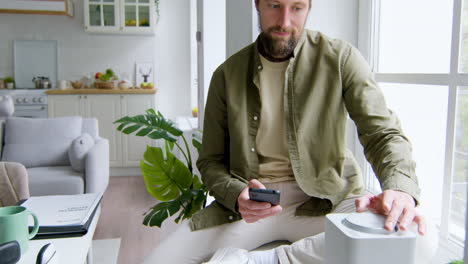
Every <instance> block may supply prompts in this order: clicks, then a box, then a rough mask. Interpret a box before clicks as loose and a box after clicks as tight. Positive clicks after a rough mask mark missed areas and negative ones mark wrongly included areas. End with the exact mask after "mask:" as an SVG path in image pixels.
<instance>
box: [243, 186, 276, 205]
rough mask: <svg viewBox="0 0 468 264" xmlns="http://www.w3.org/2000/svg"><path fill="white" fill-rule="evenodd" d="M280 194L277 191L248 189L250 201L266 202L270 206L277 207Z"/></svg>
mask: <svg viewBox="0 0 468 264" xmlns="http://www.w3.org/2000/svg"><path fill="white" fill-rule="evenodd" d="M280 194H281V193H280V191H279V190H270V189H257V188H249V197H250V200H253V201H257V202H267V203H271V204H272V205H278V204H279V203H280Z"/></svg>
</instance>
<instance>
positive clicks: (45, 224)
mask: <svg viewBox="0 0 468 264" xmlns="http://www.w3.org/2000/svg"><path fill="white" fill-rule="evenodd" d="M101 199H102V193H85V194H78V195H50V196H34V197H30V198H29V199H27V200H26V201H24V202H23V203H21V206H24V207H26V208H27V209H28V210H29V211H31V212H33V213H35V214H36V216H37V218H38V220H39V231H38V232H37V235H36V236H35V237H34V238H33V239H43V238H54V237H73V236H82V235H84V234H86V233H87V232H88V228H89V225H90V224H91V221H92V220H93V217H94V214H95V213H96V210H97V209H98V205H99V203H100V202H101ZM33 224H34V223H33V220H32V219H30V223H29V225H30V229H32V226H33Z"/></svg>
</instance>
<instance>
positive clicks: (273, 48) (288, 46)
mask: <svg viewBox="0 0 468 264" xmlns="http://www.w3.org/2000/svg"><path fill="white" fill-rule="evenodd" d="M273 31H282V32H289V33H290V36H289V38H288V39H281V38H280V39H275V38H273V36H272V35H271V33H272V32H273ZM260 39H261V42H262V45H263V49H264V51H265V52H266V53H267V55H268V56H269V57H271V58H275V59H283V58H288V57H290V55H291V54H292V53H293V51H294V48H295V47H296V45H297V42H298V35H297V32H296V31H294V30H289V29H282V28H281V27H280V26H275V27H271V28H269V29H267V30H266V31H264V32H262V34H260Z"/></svg>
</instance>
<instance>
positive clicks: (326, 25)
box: [306, 0, 359, 46]
mask: <svg viewBox="0 0 468 264" xmlns="http://www.w3.org/2000/svg"><path fill="white" fill-rule="evenodd" d="M358 13H359V4H358V0H346V1H343V0H312V9H311V11H310V14H309V19H308V20H307V24H306V27H307V28H309V29H313V30H319V31H322V32H323V33H325V34H327V35H328V36H330V37H333V38H340V39H343V40H346V41H348V42H350V43H351V44H353V45H354V46H357V40H358V38H357V36H358Z"/></svg>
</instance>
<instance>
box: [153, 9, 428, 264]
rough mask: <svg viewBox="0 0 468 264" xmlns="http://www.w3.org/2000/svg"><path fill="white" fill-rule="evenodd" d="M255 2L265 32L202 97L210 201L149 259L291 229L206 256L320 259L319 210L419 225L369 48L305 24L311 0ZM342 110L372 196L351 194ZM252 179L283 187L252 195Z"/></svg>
mask: <svg viewBox="0 0 468 264" xmlns="http://www.w3.org/2000/svg"><path fill="white" fill-rule="evenodd" d="M255 4H256V8H257V10H258V14H259V21H260V26H261V30H262V33H261V34H260V36H259V37H258V39H257V41H256V42H255V43H253V44H251V45H249V46H248V47H246V48H244V49H243V50H241V51H240V52H238V53H237V54H235V55H233V56H232V57H230V58H229V59H227V60H226V62H224V63H223V64H222V65H221V66H220V67H219V68H218V69H217V70H216V71H215V73H214V74H213V77H212V80H211V84H210V89H209V95H208V100H207V104H206V111H205V121H204V134H203V147H202V151H201V153H200V158H199V160H198V162H197V166H198V168H199V170H200V172H201V174H202V179H203V182H204V184H205V185H206V186H207V187H208V189H209V190H210V194H211V195H213V196H214V197H215V199H216V201H215V202H214V203H212V204H211V205H210V206H208V207H207V208H205V209H204V210H202V211H201V212H200V213H199V214H197V215H195V216H194V217H193V218H192V220H191V222H190V223H185V224H182V226H181V227H180V228H179V229H178V230H177V231H175V233H174V234H172V235H171V237H169V238H168V239H167V240H166V241H163V242H162V244H161V246H159V247H158V248H157V249H156V250H155V251H154V252H153V253H152V255H151V257H150V258H149V259H148V260H153V263H154V261H156V260H159V261H162V262H161V263H163V262H164V263H199V262H200V261H204V260H207V259H208V258H209V257H210V256H211V255H212V254H213V253H214V252H215V251H216V249H218V248H226V247H229V248H241V249H246V250H252V249H254V248H256V247H258V246H260V245H262V244H264V243H267V242H270V241H274V240H289V241H291V242H296V241H298V242H296V243H294V244H292V245H291V246H287V247H280V248H277V249H275V250H269V251H264V252H262V253H248V252H247V251H245V250H226V251H221V252H220V253H219V254H216V255H215V256H214V257H213V263H218V262H220V263H223V262H229V261H232V263H278V262H280V263H321V261H322V260H323V234H322V235H318V234H320V233H323V231H324V215H325V214H327V213H330V212H353V211H354V210H356V209H357V210H358V211H364V210H367V209H370V210H372V211H374V212H376V213H380V214H383V215H386V222H385V228H386V229H388V230H393V229H394V228H395V226H396V225H398V226H399V228H401V229H402V230H406V229H407V228H408V227H409V225H410V224H411V223H413V222H415V223H416V224H417V225H418V232H419V233H420V234H421V235H422V234H424V233H425V228H426V227H425V221H424V219H423V218H422V217H421V216H420V215H419V214H418V212H417V211H416V210H415V206H416V204H417V201H418V199H419V188H418V183H417V178H416V176H415V172H414V167H415V166H414V162H413V160H412V157H411V146H410V143H409V142H408V140H407V138H406V137H405V136H404V135H403V133H402V131H401V128H400V126H399V121H398V119H397V118H396V116H395V115H394V114H393V113H392V112H391V111H389V110H388V109H387V107H386V105H385V101H384V98H383V96H382V93H381V91H380V89H379V88H378V87H377V84H376V82H375V81H374V79H373V76H372V73H371V72H370V70H369V68H368V66H367V63H366V62H365V60H364V59H363V58H362V57H361V56H360V55H359V53H358V52H357V51H356V50H355V49H354V48H353V47H351V46H350V45H348V44H347V43H345V42H342V41H339V40H334V39H330V38H328V37H326V36H324V35H323V34H321V33H319V32H312V31H308V30H304V25H305V22H306V19H307V16H308V14H309V11H310V8H311V2H310V0H255ZM348 114H349V116H350V117H351V118H352V119H353V120H354V122H355V123H356V125H357V128H358V132H359V137H360V141H361V143H362V145H363V146H364V149H365V153H366V157H367V159H368V160H369V162H370V163H371V164H372V166H373V168H374V171H375V172H376V174H377V176H378V177H379V180H380V182H381V185H382V189H383V190H384V192H383V193H381V194H379V195H377V196H371V195H365V196H359V195H361V192H362V191H363V184H362V175H361V173H360V170H359V166H358V165H357V163H356V162H355V160H354V158H353V157H352V155H351V153H350V152H349V151H347V150H346V146H345V133H346V120H347V116H348ZM249 187H255V188H265V187H267V188H269V189H279V190H281V192H282V197H281V204H280V205H276V206H272V205H270V204H269V203H260V202H255V201H251V200H249V195H248V188H249ZM315 235H318V236H315ZM304 238H305V239H304ZM233 252H234V254H231V253H233ZM159 261H157V262H158V263H159Z"/></svg>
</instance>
